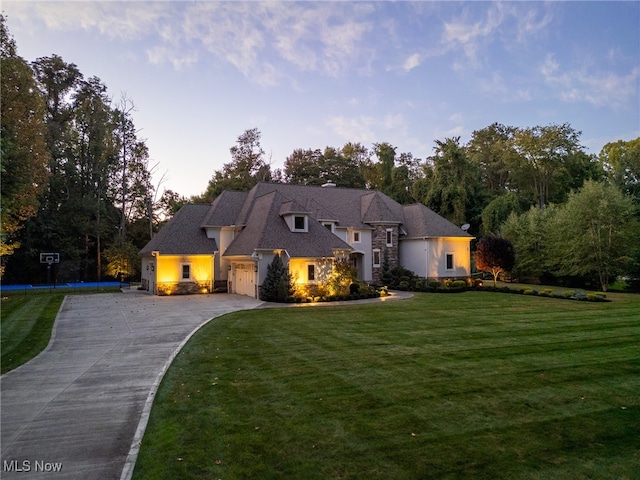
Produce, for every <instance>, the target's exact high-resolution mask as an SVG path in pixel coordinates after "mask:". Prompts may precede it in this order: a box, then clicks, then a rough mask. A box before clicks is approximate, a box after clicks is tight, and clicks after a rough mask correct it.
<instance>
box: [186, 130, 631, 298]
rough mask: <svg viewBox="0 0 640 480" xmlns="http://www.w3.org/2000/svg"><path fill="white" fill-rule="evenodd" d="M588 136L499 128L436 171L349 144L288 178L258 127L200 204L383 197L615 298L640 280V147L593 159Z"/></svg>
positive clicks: (430, 164)
mask: <svg viewBox="0 0 640 480" xmlns="http://www.w3.org/2000/svg"><path fill="white" fill-rule="evenodd" d="M580 136H581V132H579V131H577V130H575V129H574V128H573V127H572V126H571V125H569V124H562V125H546V126H535V127H512V126H505V125H502V124H500V123H494V124H492V125H489V126H488V127H486V128H483V129H480V130H476V131H474V132H473V133H472V135H471V139H470V140H469V141H468V142H467V143H466V144H463V143H461V141H460V137H453V138H445V139H444V140H436V141H435V144H434V148H433V154H432V155H430V156H428V157H426V158H425V159H424V160H422V159H420V158H416V157H414V156H413V154H411V153H410V152H405V153H398V152H397V148H396V147H394V146H393V145H391V144H389V143H386V142H384V143H374V144H373V146H372V148H371V149H369V148H367V147H366V146H364V145H362V144H360V143H352V142H349V143H346V144H345V145H344V146H342V147H330V146H327V147H325V148H324V149H312V148H307V149H303V148H299V149H295V150H294V151H293V152H292V153H291V154H290V155H289V156H288V157H287V158H286V160H285V162H284V166H283V168H281V169H272V168H271V166H270V164H269V162H268V161H267V159H266V156H265V152H264V150H263V148H262V146H261V143H260V140H261V133H260V131H259V130H258V129H257V128H253V129H250V130H246V131H245V132H244V133H243V134H241V135H240V136H239V137H238V139H237V143H236V145H235V146H233V147H232V148H231V149H230V153H231V161H230V162H229V163H226V164H224V165H223V168H222V169H221V170H218V171H216V172H215V173H214V175H213V177H212V178H211V180H210V181H209V184H208V186H207V189H206V191H205V192H203V193H202V195H199V196H196V197H192V198H191V201H201V202H212V201H213V200H214V199H215V198H216V197H217V196H218V195H219V194H220V193H221V192H222V191H224V190H249V189H251V188H252V187H253V186H254V185H255V184H256V183H258V182H263V181H267V182H280V183H291V184H299V185H322V184H324V183H326V182H332V183H335V184H336V185H337V186H340V187H352V188H370V189H376V190H380V191H382V192H384V193H385V194H387V195H389V196H390V197H391V198H393V199H394V200H396V201H398V202H399V203H402V204H409V203H423V204H424V205H426V206H427V207H429V208H431V209H432V210H434V211H435V212H437V213H439V214H440V215H442V216H443V217H445V218H447V219H448V220H449V221H451V222H453V223H455V224H456V225H460V226H462V225H463V224H465V223H468V224H469V225H470V230H469V231H470V232H471V233H472V234H473V235H474V236H475V237H476V238H482V237H483V236H487V235H493V236H503V237H505V238H506V239H507V240H509V241H511V242H512V243H513V244H514V247H515V253H516V259H515V264H514V266H513V269H512V270H513V271H512V273H513V274H514V275H517V276H518V277H519V278H522V279H528V280H533V281H546V282H550V283H555V282H570V283H572V284H574V285H575V284H581V285H584V286H598V287H600V288H602V289H604V290H606V288H607V286H608V285H609V283H610V282H611V281H613V280H615V279H616V278H617V277H619V276H626V277H629V278H638V277H639V276H640V268H639V265H640V241H638V238H640V230H638V222H639V218H640V138H637V139H635V140H630V141H622V140H620V141H617V142H613V143H609V144H607V145H605V146H604V147H603V149H602V151H601V152H600V153H599V155H593V154H587V153H586V152H585V149H584V147H583V146H582V145H581V143H580ZM182 200H183V201H186V199H182ZM180 203H181V202H179V201H178V202H176V206H179V204H180ZM552 219H553V221H552Z"/></svg>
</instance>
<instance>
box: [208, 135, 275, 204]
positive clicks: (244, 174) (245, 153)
mask: <svg viewBox="0 0 640 480" xmlns="http://www.w3.org/2000/svg"><path fill="white" fill-rule="evenodd" d="M261 136H262V134H261V133H260V131H259V130H258V129H257V128H252V129H250V130H245V132H244V133H243V134H242V135H240V136H239V137H238V139H237V141H236V145H234V146H233V147H231V148H230V149H229V151H230V153H231V162H229V163H225V164H224V166H223V167H222V170H220V171H216V172H215V174H214V175H213V178H212V179H211V180H210V181H209V185H208V186H207V190H206V191H205V194H204V200H205V201H213V200H214V199H215V198H216V197H217V196H218V195H220V194H221V193H222V192H223V191H224V190H240V191H246V190H250V189H251V188H253V187H254V186H255V185H256V184H257V183H258V182H268V181H270V180H271V167H270V166H269V164H268V163H267V162H266V161H265V153H264V150H263V149H262V146H261V145H260V137H261Z"/></svg>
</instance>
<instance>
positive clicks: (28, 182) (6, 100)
mask: <svg viewBox="0 0 640 480" xmlns="http://www.w3.org/2000/svg"><path fill="white" fill-rule="evenodd" d="M0 61H1V62H2V75H1V76H0V98H2V102H1V109H2V111H1V114H0V124H1V128H2V132H1V135H0V142H1V143H0V149H1V150H0V151H1V159H2V160H1V161H2V163H1V170H2V172H1V175H0V179H1V182H2V191H1V196H0V258H1V262H2V263H1V264H0V276H2V274H3V273H4V266H5V263H6V261H7V259H8V257H9V256H10V255H11V254H12V253H13V252H14V251H15V249H16V248H18V247H19V246H20V243H19V239H18V232H19V231H20V229H21V228H22V227H23V226H24V223H25V222H26V220H27V219H29V218H31V217H32V216H34V215H35V214H36V211H37V208H38V196H39V194H40V193H41V192H42V191H43V189H44V187H45V186H46V182H47V179H48V171H47V163H48V159H49V153H48V150H47V145H46V142H45V135H46V126H45V124H44V121H43V118H44V111H45V104H44V100H43V98H42V95H41V94H40V92H39V91H38V88H37V85H36V82H35V80H34V77H33V72H32V70H31V69H30V68H29V65H28V64H27V62H25V61H24V60H23V59H22V58H21V57H19V56H18V54H17V51H16V45H15V41H14V40H13V38H12V37H11V36H10V34H9V32H8V30H7V28H6V25H5V18H4V16H2V15H0Z"/></svg>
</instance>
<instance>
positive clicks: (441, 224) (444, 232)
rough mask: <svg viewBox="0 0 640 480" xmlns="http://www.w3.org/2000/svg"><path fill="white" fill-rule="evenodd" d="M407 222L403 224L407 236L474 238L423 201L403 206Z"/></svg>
mask: <svg viewBox="0 0 640 480" xmlns="http://www.w3.org/2000/svg"><path fill="white" fill-rule="evenodd" d="M403 210H404V218H405V223H404V225H403V228H404V230H405V231H406V233H407V235H406V237H405V238H425V237H463V238H469V239H471V238H473V237H472V236H471V235H469V234H468V233H467V232H465V231H464V230H462V229H461V228H460V227H458V226H457V225H455V224H453V223H451V222H450V221H449V220H447V219H446V218H444V217H441V216H440V215H438V214H437V213H436V212H434V211H433V210H431V209H430V208H427V207H425V206H424V205H423V204H421V203H415V204H413V205H405V206H404V207H403Z"/></svg>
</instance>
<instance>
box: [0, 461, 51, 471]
mask: <svg viewBox="0 0 640 480" xmlns="http://www.w3.org/2000/svg"><path fill="white" fill-rule="evenodd" d="M2 471H3V472H17V473H20V472H22V473H28V472H45V473H53V472H61V471H62V462H45V461H43V460H34V461H31V460H22V461H20V460H4V461H3V462H2Z"/></svg>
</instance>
